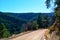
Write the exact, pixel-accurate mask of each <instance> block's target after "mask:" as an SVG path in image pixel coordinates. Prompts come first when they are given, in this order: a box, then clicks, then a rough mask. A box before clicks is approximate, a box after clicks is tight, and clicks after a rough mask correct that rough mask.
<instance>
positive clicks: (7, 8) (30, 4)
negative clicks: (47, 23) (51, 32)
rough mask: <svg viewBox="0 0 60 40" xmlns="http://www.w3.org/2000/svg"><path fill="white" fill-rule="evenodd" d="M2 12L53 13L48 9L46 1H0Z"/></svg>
mask: <svg viewBox="0 0 60 40" xmlns="http://www.w3.org/2000/svg"><path fill="white" fill-rule="evenodd" d="M0 11H2V12H35V13H36V12H52V7H51V8H50V9H47V8H46V5H45V0H0Z"/></svg>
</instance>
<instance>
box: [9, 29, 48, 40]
mask: <svg viewBox="0 0 60 40" xmlns="http://www.w3.org/2000/svg"><path fill="white" fill-rule="evenodd" d="M45 31H47V29H40V30H36V31H33V32H30V33H28V34H24V35H22V36H18V37H16V38H12V39H10V40H46V39H45V37H44V34H45Z"/></svg>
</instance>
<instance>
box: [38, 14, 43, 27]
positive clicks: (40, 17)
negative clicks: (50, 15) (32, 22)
mask: <svg viewBox="0 0 60 40" xmlns="http://www.w3.org/2000/svg"><path fill="white" fill-rule="evenodd" d="M37 24H38V25H39V28H42V15H41V13H40V14H39V15H38V19H37Z"/></svg>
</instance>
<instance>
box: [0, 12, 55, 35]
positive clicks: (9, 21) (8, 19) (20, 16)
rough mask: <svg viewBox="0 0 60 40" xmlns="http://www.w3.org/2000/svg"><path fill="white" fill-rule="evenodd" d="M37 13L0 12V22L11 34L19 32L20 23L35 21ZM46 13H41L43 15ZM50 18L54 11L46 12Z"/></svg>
mask: <svg viewBox="0 0 60 40" xmlns="http://www.w3.org/2000/svg"><path fill="white" fill-rule="evenodd" d="M38 15H39V13H7V12H6V13H4V12H0V22H2V23H4V24H5V25H6V27H7V29H8V30H9V31H10V33H11V34H13V33H19V32H20V30H21V28H22V24H24V23H27V22H28V21H36V20H37V18H38ZM45 15H46V13H42V16H43V17H44V16H45ZM48 15H49V16H50V17H51V18H52V17H53V15H54V13H49V14H48Z"/></svg>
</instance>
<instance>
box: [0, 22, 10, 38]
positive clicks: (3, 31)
mask: <svg viewBox="0 0 60 40" xmlns="http://www.w3.org/2000/svg"><path fill="white" fill-rule="evenodd" d="M9 36H10V33H9V31H8V30H7V28H6V26H5V25H4V24H3V23H0V38H6V37H9Z"/></svg>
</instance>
